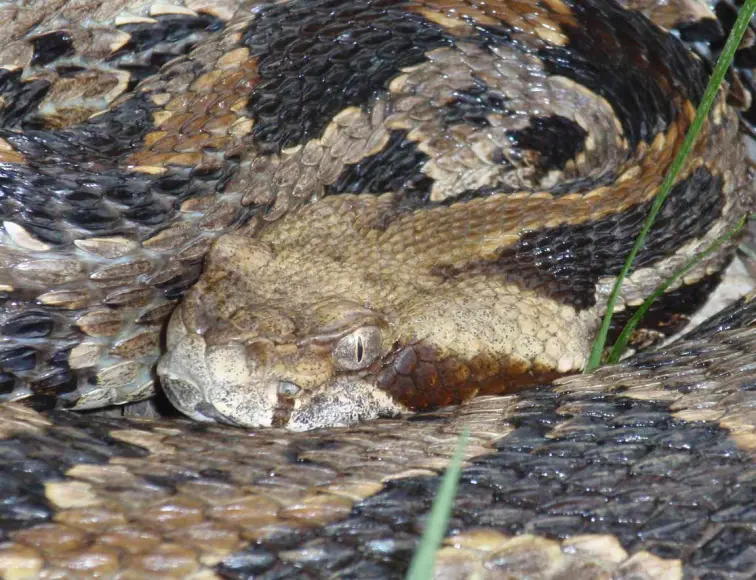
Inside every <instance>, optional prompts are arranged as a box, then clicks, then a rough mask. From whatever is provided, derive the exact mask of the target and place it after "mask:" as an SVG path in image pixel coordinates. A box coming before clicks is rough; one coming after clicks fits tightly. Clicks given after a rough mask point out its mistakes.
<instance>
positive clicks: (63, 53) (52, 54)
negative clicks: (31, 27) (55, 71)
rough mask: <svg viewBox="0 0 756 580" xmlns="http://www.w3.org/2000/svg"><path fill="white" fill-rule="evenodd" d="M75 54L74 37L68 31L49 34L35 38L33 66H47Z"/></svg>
mask: <svg viewBox="0 0 756 580" xmlns="http://www.w3.org/2000/svg"><path fill="white" fill-rule="evenodd" d="M74 52H75V48H74V44H73V37H72V36H71V34H70V32H68V31H66V30H61V31H56V32H48V33H47V34H41V35H40V36H37V37H36V38H34V56H33V57H32V62H31V63H32V65H35V66H45V65H47V64H50V63H51V62H53V61H55V60H57V59H59V58H66V57H69V56H72V55H73V54H74Z"/></svg>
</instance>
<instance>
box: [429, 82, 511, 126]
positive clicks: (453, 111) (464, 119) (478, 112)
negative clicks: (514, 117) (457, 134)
mask: <svg viewBox="0 0 756 580" xmlns="http://www.w3.org/2000/svg"><path fill="white" fill-rule="evenodd" d="M512 113H513V111H512V110H511V109H509V108H507V98H506V97H505V96H504V95H502V94H501V93H499V92H497V91H494V90H492V89H490V88H489V87H488V86H487V85H486V84H485V83H483V82H482V81H480V82H479V83H478V84H477V85H475V86H473V87H470V88H468V89H466V90H460V91H455V92H454V100H453V101H451V102H450V103H449V104H447V105H445V106H444V122H445V123H446V124H447V125H448V126H450V125H457V124H464V125H472V126H474V127H488V126H490V123H489V121H488V118H487V117H488V115H490V114H496V115H511V114H512Z"/></svg>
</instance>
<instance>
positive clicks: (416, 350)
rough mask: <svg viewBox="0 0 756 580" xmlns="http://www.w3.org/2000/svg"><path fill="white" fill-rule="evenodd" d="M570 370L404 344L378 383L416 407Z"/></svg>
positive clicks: (510, 388) (519, 386) (510, 389)
mask: <svg viewBox="0 0 756 580" xmlns="http://www.w3.org/2000/svg"><path fill="white" fill-rule="evenodd" d="M564 375H565V373H560V372H557V371H556V370H553V369H545V368H536V365H534V364H530V363H527V362H526V361H524V360H521V359H516V358H511V359H504V360H497V359H495V358H493V357H491V356H488V355H485V354H481V355H478V356H477V357H475V358H473V359H471V360H469V361H463V360H460V359H458V358H454V357H447V358H443V359H440V358H438V356H437V353H436V352H435V349H433V348H431V347H429V346H427V345H424V344H416V345H413V346H411V347H406V348H404V349H402V350H401V351H400V352H399V353H398V354H397V355H396V357H395V358H394V361H393V363H392V364H391V365H389V366H386V367H385V368H383V369H381V371H380V372H379V373H378V385H379V387H380V388H381V389H383V390H385V391H386V392H387V393H389V394H390V395H391V397H393V398H394V400H395V401H396V402H398V403H400V404H403V405H406V406H407V407H409V408H410V409H412V410H413V411H422V410H426V409H433V408H436V407H443V406H446V405H457V404H460V403H463V402H464V401H467V400H469V399H471V398H472V397H474V396H476V395H505V394H512V393H516V392H519V391H521V390H523V389H526V388H528V387H532V386H535V385H538V384H545V383H548V382H550V381H552V380H554V379H555V378H558V377H562V376H564Z"/></svg>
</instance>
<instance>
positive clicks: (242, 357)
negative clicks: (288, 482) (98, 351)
mask: <svg viewBox="0 0 756 580" xmlns="http://www.w3.org/2000/svg"><path fill="white" fill-rule="evenodd" d="M167 341H168V353H167V354H166V355H165V356H164V357H163V358H162V359H161V361H160V363H159V365H158V374H159V375H160V380H161V384H162V386H163V390H164V391H165V393H166V396H167V397H168V399H169V400H170V401H171V403H172V404H173V405H174V406H175V407H176V408H177V409H178V410H179V411H181V412H182V413H184V414H185V415H187V416H189V417H190V418H192V419H195V420H197V421H203V422H217V423H222V424H226V425H231V426H235V427H245V428H257V427H282V428H285V429H288V430H290V431H309V430H312V429H317V428H321V427H339V426H348V425H353V424H355V423H358V422H360V421H366V420H370V419H377V418H379V417H389V416H395V415H397V414H400V413H403V412H407V411H408V409H407V408H406V407H405V406H403V405H401V404H399V403H397V402H395V401H394V400H393V399H392V398H391V397H390V396H389V395H388V394H387V393H385V392H384V391H382V390H381V389H380V388H379V387H378V385H377V384H376V383H375V381H374V380H372V379H371V378H370V377H364V376H360V375H359V374H357V373H348V374H346V375H337V376H334V377H331V378H330V379H328V380H326V381H324V382H322V383H321V384H318V385H316V386H314V388H307V389H305V388H302V387H301V386H300V385H298V384H296V383H294V382H291V381H288V380H285V379H282V378H280V377H276V376H274V372H273V370H271V368H270V367H268V366H266V365H258V364H256V362H255V360H254V359H250V358H249V357H248V347H247V346H246V345H244V344H242V343H229V344H222V345H209V344H208V342H207V341H206V340H205V338H204V337H203V336H202V335H201V334H200V333H197V332H191V331H189V330H188V329H187V328H186V325H185V324H184V321H183V320H182V316H181V310H179V311H178V312H177V314H176V315H174V316H173V317H172V319H171V322H170V324H169V326H168V334H167Z"/></svg>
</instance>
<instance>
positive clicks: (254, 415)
mask: <svg viewBox="0 0 756 580" xmlns="http://www.w3.org/2000/svg"><path fill="white" fill-rule="evenodd" d="M291 266H292V264H291V263H290V262H287V261H286V260H285V259H282V260H276V257H275V256H274V253H273V252H272V251H271V250H270V248H269V247H267V246H266V245H265V244H261V243H258V242H256V241H254V240H250V239H245V238H240V237H235V236H227V237H224V238H221V240H220V241H219V242H218V243H217V244H216V245H215V247H214V249H213V251H212V252H211V254H210V255H209V256H208V261H207V267H206V273H205V276H204V277H203V279H202V280H201V281H200V282H199V283H198V285H197V286H195V287H194V288H193V289H192V290H191V291H190V292H189V293H188V295H187V296H186V297H185V299H184V302H183V303H182V305H181V306H180V307H179V308H178V309H177V310H176V312H175V314H174V315H173V317H172V318H171V321H170V324H169V326H168V331H167V346H168V352H167V354H166V355H165V356H164V357H163V359H162V360H161V362H160V365H159V367H158V372H159V374H160V377H161V383H162V385H163V387H164V390H165V392H166V394H167V396H168V398H169V399H170V400H171V402H172V403H173V404H174V405H175V406H176V407H177V408H178V409H179V410H180V411H182V412H183V413H185V414H186V415H189V416H190V417H192V418H194V419H196V420H204V421H218V422H221V423H227V424H232V425H238V426H243V427H268V426H280V427H286V428H288V429H291V430H306V429H312V428H316V427H321V426H333V425H349V424H353V423H355V422H357V421H359V420H364V419H371V418H375V417H378V416H385V415H394V414H396V413H398V412H401V411H404V410H406V407H404V406H403V405H400V404H398V403H396V402H395V401H393V400H392V398H391V397H390V396H389V395H388V394H387V393H386V392H384V391H382V390H380V389H376V388H375V385H374V382H373V380H371V377H373V376H374V375H375V373H376V372H377V371H378V369H379V368H380V366H381V364H382V362H381V361H383V360H384V358H385V357H386V355H387V354H388V353H389V352H390V351H391V350H392V347H393V342H394V340H395V337H394V333H393V332H392V330H391V325H390V324H389V323H388V321H387V320H386V317H385V316H384V315H383V314H382V313H380V312H378V311H376V310H374V309H371V308H369V307H366V306H364V305H361V304H359V303H356V302H354V301H351V300H349V299H346V298H343V297H334V296H322V295H320V294H318V293H317V292H314V293H313V294H312V296H310V299H309V300H301V301H296V307H292V306H291V304H292V298H293V297H294V296H297V295H301V294H302V293H304V294H305V295H306V294H307V292H305V290H306V288H305V287H303V283H304V280H299V279H298V278H296V276H291V275H287V271H288V272H293V273H297V272H298V271H299V270H298V269H296V268H294V269H291ZM287 283H288V284H289V286H288V288H287V287H286V285H287ZM305 286H306V285H305Z"/></svg>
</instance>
